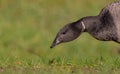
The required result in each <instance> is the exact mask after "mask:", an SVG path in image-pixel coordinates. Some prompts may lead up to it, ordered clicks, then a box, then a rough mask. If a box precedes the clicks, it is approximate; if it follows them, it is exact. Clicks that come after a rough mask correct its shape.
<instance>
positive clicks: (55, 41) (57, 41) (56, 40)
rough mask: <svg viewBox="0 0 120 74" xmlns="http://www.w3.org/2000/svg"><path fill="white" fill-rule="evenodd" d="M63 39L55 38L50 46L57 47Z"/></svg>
mask: <svg viewBox="0 0 120 74" xmlns="http://www.w3.org/2000/svg"><path fill="white" fill-rule="evenodd" d="M61 42H62V41H61V40H60V39H59V38H55V40H54V41H53V43H52V45H51V46H50V48H53V47H55V46H56V45H58V44H60V43H61Z"/></svg>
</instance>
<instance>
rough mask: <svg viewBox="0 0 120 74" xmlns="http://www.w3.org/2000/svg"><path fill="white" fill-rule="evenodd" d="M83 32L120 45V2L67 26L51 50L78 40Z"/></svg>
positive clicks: (58, 35)
mask: <svg viewBox="0 0 120 74" xmlns="http://www.w3.org/2000/svg"><path fill="white" fill-rule="evenodd" d="M82 32H88V33H89V34H91V35H92V36H93V37H94V38H96V39H98V40H102V41H115V42H117V43H120V0H119V1H116V2H113V3H111V4H109V5H107V6H106V7H105V8H103V9H102V11H101V12H100V14H99V15H97V16H87V17H83V18H82V19H80V20H78V21H76V22H73V23H70V24H67V25H65V26H64V27H63V28H62V29H61V30H60V31H59V32H58V34H57V36H56V38H55V40H54V41H53V44H52V45H51V48H53V47H54V46H55V45H58V44H60V43H63V42H69V41H72V40H74V39H76V38H77V37H78V36H79V35H80V34H81V33H82Z"/></svg>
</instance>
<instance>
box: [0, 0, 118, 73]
mask: <svg viewBox="0 0 120 74" xmlns="http://www.w3.org/2000/svg"><path fill="white" fill-rule="evenodd" d="M113 1H114V0H99V1H96V0H0V73H3V74H7V73H11V74H72V73H73V74H110V73H111V74H120V45H119V44H117V43H114V42H102V41H98V40H96V39H94V38H93V37H91V36H90V35H89V34H87V33H84V34H82V35H81V36H80V37H79V38H78V39H76V40H74V41H72V42H70V43H64V44H61V45H59V46H57V47H55V48H54V49H50V48H49V47H50V45H51V43H52V41H53V39H54V37H55V35H56V33H57V32H58V30H59V29H60V28H61V27H63V26H64V25H65V24H67V23H70V22H73V21H76V20H78V19H80V18H81V17H84V16H88V15H93V16H94V15H97V14H98V13H99V12H100V10H101V9H102V8H103V7H104V6H106V5H107V4H108V3H110V2H113Z"/></svg>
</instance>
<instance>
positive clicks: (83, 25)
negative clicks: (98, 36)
mask: <svg viewBox="0 0 120 74" xmlns="http://www.w3.org/2000/svg"><path fill="white" fill-rule="evenodd" d="M81 24H82V27H83V30H85V24H84V22H83V21H82V22H81Z"/></svg>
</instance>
